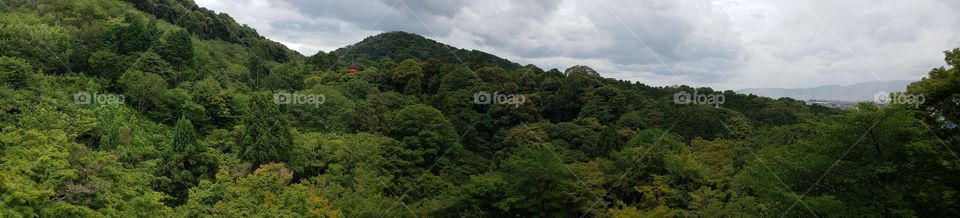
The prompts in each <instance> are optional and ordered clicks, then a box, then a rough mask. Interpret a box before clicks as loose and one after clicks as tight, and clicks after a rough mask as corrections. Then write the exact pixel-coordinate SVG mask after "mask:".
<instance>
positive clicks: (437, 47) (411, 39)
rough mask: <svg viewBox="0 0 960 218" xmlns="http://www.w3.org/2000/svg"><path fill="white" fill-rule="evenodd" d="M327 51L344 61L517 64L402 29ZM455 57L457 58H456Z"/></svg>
mask: <svg viewBox="0 0 960 218" xmlns="http://www.w3.org/2000/svg"><path fill="white" fill-rule="evenodd" d="M331 53H332V54H336V55H337V56H340V57H343V58H344V59H346V60H354V59H361V58H363V59H369V60H381V59H383V58H391V59H393V60H404V59H409V58H414V59H418V60H422V61H426V60H428V59H431V58H435V59H439V60H442V61H444V62H447V63H455V64H460V61H463V62H464V63H466V65H467V66H470V68H472V69H478V68H480V67H483V66H487V65H492V66H499V67H501V68H503V69H507V70H513V69H515V68H519V67H520V65H519V64H516V63H513V62H510V61H509V60H506V59H503V58H500V57H497V56H494V55H491V54H488V53H485V52H482V51H477V50H465V49H459V48H454V47H451V46H449V45H444V44H441V43H439V42H437V41H434V40H431V39H427V38H424V37H423V36H419V35H416V34H411V33H406V32H386V33H381V34H379V35H376V36H370V37H367V38H365V39H363V41H360V42H359V43H357V44H353V45H350V46H347V47H343V48H340V49H337V50H335V51H333V52H331ZM457 57H459V59H458V58H457ZM381 67H389V66H384V65H383V64H382V61H381Z"/></svg>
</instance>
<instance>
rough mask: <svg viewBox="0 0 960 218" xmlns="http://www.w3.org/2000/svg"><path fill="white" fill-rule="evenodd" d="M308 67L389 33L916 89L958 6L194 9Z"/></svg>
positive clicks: (684, 3)
mask: <svg viewBox="0 0 960 218" xmlns="http://www.w3.org/2000/svg"><path fill="white" fill-rule="evenodd" d="M196 2H197V4H198V5H199V6H201V7H206V8H209V9H211V10H214V11H217V12H223V13H227V14H229V15H230V16H232V17H233V18H234V19H236V20H237V21H238V22H240V23H242V24H246V25H249V26H251V27H253V28H255V29H257V31H258V32H259V33H260V34H262V35H264V36H266V37H268V38H270V39H272V40H274V41H278V42H280V43H283V44H285V45H287V46H288V47H290V48H291V49H294V50H297V51H299V52H300V53H302V54H304V55H312V54H315V53H316V52H317V51H325V52H329V51H332V50H335V49H337V48H340V47H343V46H347V45H350V44H353V43H356V42H359V41H360V40H363V38H365V37H367V36H371V35H376V34H378V33H382V32H386V31H405V32H411V33H416V34H419V35H422V36H424V37H427V38H431V39H434V40H437V41H439V42H442V43H445V44H449V45H452V46H455V47H460V48H465V49H477V50H482V51H485V52H488V53H491V54H494V55H497V56H500V57H503V58H506V59H509V60H511V61H514V62H517V63H520V64H524V65H525V64H535V65H537V66H539V67H541V68H544V69H550V68H558V69H560V70H563V69H566V68H568V67H570V66H573V65H587V66H590V67H591V68H593V69H595V70H597V71H598V72H599V73H600V74H601V75H603V76H604V77H612V78H617V79H625V80H631V81H639V82H643V83H646V84H649V85H655V86H665V85H673V84H685V85H692V86H710V87H714V88H718V89H734V90H736V89H742V88H764V87H779V88H802V87H814V86H823V85H834V84H839V85H849V84H855V83H861V82H870V81H889V80H919V79H920V78H922V77H924V76H926V74H927V72H929V70H930V69H931V68H934V67H938V66H942V65H944V61H943V51H945V50H948V49H951V48H955V47H958V46H960V45H958V43H960V41H958V40H960V32H958V31H953V29H955V28H956V27H958V26H960V13H958V11H960V1H934V0H916V1H893V0H884V1H866V0H856V1H831V0H814V1H787V0H773V1H761V0H707V1H703V0H700V1H697V0H678V1H670V0H642V1H632V0H594V1H587V0H521V1H507V0H493V1H445V0H435V1H428V0H418V1H407V0H403V1H401V0H369V1H337V0H275V1H270V0H196Z"/></svg>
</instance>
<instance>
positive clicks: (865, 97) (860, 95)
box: [737, 80, 913, 101]
mask: <svg viewBox="0 0 960 218" xmlns="http://www.w3.org/2000/svg"><path fill="white" fill-rule="evenodd" d="M911 82H913V81H908V80H894V81H883V82H879V81H877V82H865V83H857V84H853V85H847V86H840V85H829V86H819V87H813V88H798V89H785V88H749V89H741V90H737V93H743V94H754V95H759V96H765V97H770V98H781V97H789V98H793V99H797V100H809V99H820V100H838V101H870V100H873V96H874V95H875V94H877V93H878V92H881V91H885V92H894V91H896V92H900V91H904V90H905V89H906V87H907V85H909V84H910V83H911Z"/></svg>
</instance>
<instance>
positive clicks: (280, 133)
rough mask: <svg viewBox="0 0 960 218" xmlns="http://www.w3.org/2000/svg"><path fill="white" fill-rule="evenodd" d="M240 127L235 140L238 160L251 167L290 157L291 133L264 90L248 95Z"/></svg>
mask: <svg viewBox="0 0 960 218" xmlns="http://www.w3.org/2000/svg"><path fill="white" fill-rule="evenodd" d="M243 124H244V128H245V129H244V130H243V133H242V135H241V136H240V138H239V141H237V146H239V147H240V150H239V151H238V152H237V154H238V155H239V156H240V159H242V160H244V161H249V162H250V163H253V165H254V166H257V165H260V164H265V163H270V162H283V161H286V160H287V159H288V158H289V157H290V152H291V151H292V148H293V136H292V135H291V133H290V124H289V123H288V121H287V118H286V116H285V115H284V114H283V113H281V112H280V109H279V108H278V107H277V105H276V104H275V103H274V102H273V98H272V96H270V95H269V94H267V93H263V92H260V93H255V94H254V95H253V96H251V99H250V103H249V104H248V105H247V111H245V112H244V115H243Z"/></svg>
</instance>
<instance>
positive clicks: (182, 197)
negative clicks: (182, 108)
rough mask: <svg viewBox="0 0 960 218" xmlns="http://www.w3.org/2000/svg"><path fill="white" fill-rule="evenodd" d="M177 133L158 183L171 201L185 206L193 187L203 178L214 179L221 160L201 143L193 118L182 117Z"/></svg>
mask: <svg viewBox="0 0 960 218" xmlns="http://www.w3.org/2000/svg"><path fill="white" fill-rule="evenodd" d="M173 132H174V138H173V146H172V149H171V150H170V151H169V152H167V153H165V156H164V162H163V165H162V166H163V167H160V168H159V172H157V175H158V178H157V180H156V181H154V184H155V186H157V187H158V189H159V190H160V191H163V192H164V193H167V194H169V195H170V196H171V197H172V198H171V199H168V201H167V202H168V204H170V205H181V204H184V203H186V201H187V195H188V194H189V192H188V190H189V189H190V188H192V187H194V186H196V185H197V184H198V183H199V182H200V180H203V179H206V180H211V179H213V173H214V169H216V167H217V161H216V158H214V157H212V156H210V155H207V154H206V153H204V152H205V148H204V147H203V146H202V144H200V143H199V140H198V138H197V133H196V130H194V128H193V124H192V123H190V120H188V119H186V118H184V117H180V119H179V120H177V123H176V125H175V126H174V129H173Z"/></svg>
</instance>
